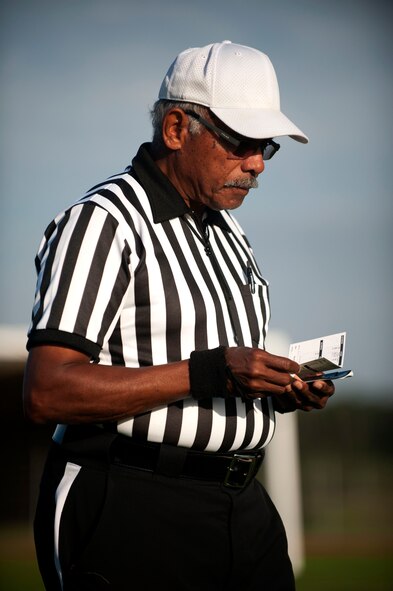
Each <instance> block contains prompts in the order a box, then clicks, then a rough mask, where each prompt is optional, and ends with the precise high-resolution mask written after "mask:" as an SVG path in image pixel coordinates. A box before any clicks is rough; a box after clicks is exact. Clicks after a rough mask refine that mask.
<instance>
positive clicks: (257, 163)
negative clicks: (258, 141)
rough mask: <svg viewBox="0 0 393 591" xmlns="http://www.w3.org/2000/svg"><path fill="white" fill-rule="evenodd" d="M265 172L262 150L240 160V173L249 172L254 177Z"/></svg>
mask: <svg viewBox="0 0 393 591" xmlns="http://www.w3.org/2000/svg"><path fill="white" fill-rule="evenodd" d="M264 170H265V162H264V160H263V156H262V150H261V149H260V148H259V149H258V150H257V151H256V152H255V153H254V154H251V155H250V156H248V157H247V158H245V159H244V160H242V171H243V172H251V173H253V174H254V175H258V174H261V173H262V172H263V171H264Z"/></svg>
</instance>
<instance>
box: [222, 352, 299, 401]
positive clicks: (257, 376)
mask: <svg viewBox="0 0 393 591" xmlns="http://www.w3.org/2000/svg"><path fill="white" fill-rule="evenodd" d="M225 359H226V363H227V367H228V368H229V370H230V372H231V374H232V376H233V378H234V380H235V382H236V386H235V387H236V388H238V389H239V390H240V391H241V392H242V394H243V396H244V397H246V398H265V397H267V396H271V395H274V394H283V393H284V392H286V391H287V390H288V386H290V385H291V384H292V382H293V380H294V378H293V375H294V374H296V373H297V372H298V371H299V370H300V366H299V364H298V363H296V361H292V360H291V359H288V358H287V357H280V356H279V355H273V354H272V353H268V352H267V351H263V350H262V349H255V348H251V347H228V348H227V349H226V351H225ZM230 388H231V385H229V389H230Z"/></svg>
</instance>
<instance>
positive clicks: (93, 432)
mask: <svg viewBox="0 0 393 591" xmlns="http://www.w3.org/2000/svg"><path fill="white" fill-rule="evenodd" d="M56 447H57V448H59V450H61V451H60V453H63V454H64V457H66V458H67V459H69V460H70V461H75V462H76V463H81V464H82V465H87V466H88V465H90V466H95V465H97V466H100V465H102V464H103V463H105V464H106V463H108V462H110V463H112V464H114V465H117V466H125V467H127V468H135V469H137V470H145V471H148V472H155V473H157V474H163V475H166V476H174V477H183V478H193V479H196V480H208V481H213V482H220V483H222V484H224V485H225V486H229V487H233V488H244V487H245V486H246V485H247V484H248V483H249V482H250V481H251V480H252V479H253V478H254V477H255V476H256V474H257V472H258V470H259V468H260V466H261V464H262V462H263V458H264V455H265V453H264V450H258V451H256V452H248V451H237V452H235V453H227V454H219V453H212V452H199V451H195V450H190V449H187V448H184V447H176V446H175V445H167V444H161V443H149V442H139V441H135V440H134V439H131V438H130V437H126V436H124V435H119V434H117V433H115V432H112V433H111V432H108V431H106V430H104V429H101V428H99V427H97V426H94V425H91V426H68V427H67V430H66V433H65V436H64V439H63V442H62V444H61V445H60V446H57V445H56Z"/></svg>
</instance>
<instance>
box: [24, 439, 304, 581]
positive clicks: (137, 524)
mask: <svg viewBox="0 0 393 591" xmlns="http://www.w3.org/2000/svg"><path fill="white" fill-rule="evenodd" d="M87 464H89V462H87ZM34 527H35V540H36V549H37V558H38V562H39V567H40V570H41V573H42V577H43V580H44V583H45V588H46V589H47V591H60V590H63V591H90V590H100V589H103V590H106V589H108V591H109V590H118V591H123V590H124V591H126V590H127V591H130V590H132V589H137V590H138V591H143V590H145V591H158V590H164V591H165V590H168V591H169V590H170V591H218V590H222V591H224V590H225V591H235V590H236V591H254V590H259V591H293V590H294V589H295V585H294V577H293V572H292V567H291V563H290V560H289V558H288V553H287V540H286V535H285V531H284V527H283V525H282V522H281V519H280V517H279V515H278V513H277V511H276V509H275V507H274V505H273V503H272V501H271V500H270V498H269V496H268V494H267V493H266V491H265V490H264V488H263V487H262V486H261V484H260V483H259V482H258V481H257V480H255V479H254V480H252V481H251V483H250V484H249V485H248V486H247V487H246V488H244V489H231V488H228V487H225V486H224V485H222V484H219V483H212V482H206V481H200V480H191V479H186V478H173V477H168V476H163V475H160V474H154V473H151V472H145V471H142V470H136V469H131V468H126V467H122V466H117V465H113V464H105V463H102V465H100V464H99V463H97V462H93V463H91V464H89V465H82V466H81V465H80V464H78V463H76V462H75V461H74V462H69V461H67V458H65V457H64V455H63V454H62V453H61V454H60V453H59V450H58V449H57V446H54V448H53V449H52V451H51V452H50V454H49V458H48V461H47V464H46V468H45V471H44V475H43V478H42V483H41V491H40V496H39V502H38V507H37V512H36V519H35V524H34Z"/></svg>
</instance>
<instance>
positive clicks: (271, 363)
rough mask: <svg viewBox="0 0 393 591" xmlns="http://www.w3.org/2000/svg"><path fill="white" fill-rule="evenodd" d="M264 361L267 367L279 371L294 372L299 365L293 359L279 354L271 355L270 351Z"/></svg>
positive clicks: (297, 369) (298, 368) (298, 369)
mask: <svg viewBox="0 0 393 591" xmlns="http://www.w3.org/2000/svg"><path fill="white" fill-rule="evenodd" d="M265 353H266V351H265ZM264 361H265V363H266V365H267V367H270V368H271V369H274V370H276V371H279V372H285V373H289V374H291V373H292V374H296V373H298V372H299V371H300V365H299V364H298V363H296V361H293V360H292V359H289V358H288V357H282V356H281V355H273V354H272V353H268V357H267V358H266V359H265V360H264Z"/></svg>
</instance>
